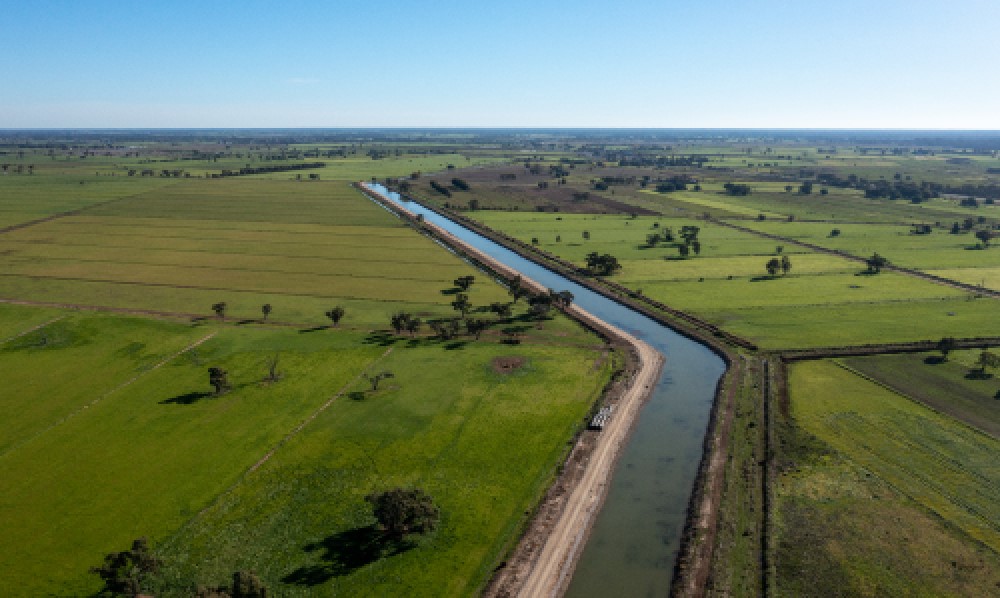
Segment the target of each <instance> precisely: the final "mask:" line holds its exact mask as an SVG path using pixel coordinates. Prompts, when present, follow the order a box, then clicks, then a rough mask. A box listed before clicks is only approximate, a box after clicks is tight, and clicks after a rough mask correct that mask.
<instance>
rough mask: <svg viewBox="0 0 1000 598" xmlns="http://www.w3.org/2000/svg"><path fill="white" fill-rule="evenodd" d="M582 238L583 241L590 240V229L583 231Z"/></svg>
mask: <svg viewBox="0 0 1000 598" xmlns="http://www.w3.org/2000/svg"><path fill="white" fill-rule="evenodd" d="M583 240H584V241H589V240H590V231H589V230H585V231H583Z"/></svg>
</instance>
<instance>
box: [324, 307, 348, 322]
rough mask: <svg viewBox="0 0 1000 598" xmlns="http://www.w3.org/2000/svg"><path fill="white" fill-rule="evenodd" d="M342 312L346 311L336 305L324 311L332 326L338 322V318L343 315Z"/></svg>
mask: <svg viewBox="0 0 1000 598" xmlns="http://www.w3.org/2000/svg"><path fill="white" fill-rule="evenodd" d="M344 313H346V312H345V310H344V308H343V307H341V306H339V305H338V306H336V307H334V308H333V309H331V310H328V311H327V312H326V317H328V318H330V321H331V322H333V325H334V327H336V326H337V325H338V324H340V320H341V319H342V318H343V317H344Z"/></svg>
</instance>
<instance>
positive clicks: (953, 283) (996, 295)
mask: <svg viewBox="0 0 1000 598" xmlns="http://www.w3.org/2000/svg"><path fill="white" fill-rule="evenodd" d="M710 222H713V223H715V224H720V225H722V226H725V227H728V228H731V229H733V230H738V231H740V232H744V233H749V234H753V235H757V236H758V237H764V238H765V239H771V240H774V241H781V242H782V243H790V244H792V245H798V246H799V247H805V248H807V249H811V250H813V251H816V252H819V253H825V254H828V255H835V256H837V257H841V258H844V259H847V260H851V261H854V262H858V263H860V264H867V258H864V257H860V256H857V255H854V254H851V253H847V252H846V251H842V250H839V249H829V248H827V247H823V246H822V245H816V244H814V243H807V242H806V241H799V240H798V239H793V238H791V237H782V236H780V235H774V234H771V233H765V232H763V231H759V230H754V229H752V228H747V227H745V226H740V225H738V224H733V223H732V222H727V221H725V220H717V219H714V218H713V219H711V220H710ZM883 269H885V270H890V271H892V272H899V273H900V274H906V275H908V276H913V277H915V278H921V279H923V280H926V281H928V282H933V283H935V284H940V285H944V286H949V287H952V288H954V289H959V290H961V291H969V292H972V293H976V294H979V295H983V296H985V297H991V298H993V299H1000V291H995V290H993V289H987V288H984V287H977V286H975V285H971V284H966V283H964V282H958V281H957V280H951V279H950V278H944V277H942V276H935V275H933V274H928V273H926V272H922V271H920V270H915V269H913V268H907V267H905V266H894V265H891V264H890V265H888V266H883Z"/></svg>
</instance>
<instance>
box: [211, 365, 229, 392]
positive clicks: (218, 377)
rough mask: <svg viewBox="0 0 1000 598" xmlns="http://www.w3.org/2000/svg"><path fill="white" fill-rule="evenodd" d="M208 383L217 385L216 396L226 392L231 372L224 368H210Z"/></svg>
mask: <svg viewBox="0 0 1000 598" xmlns="http://www.w3.org/2000/svg"><path fill="white" fill-rule="evenodd" d="M208 383H209V384H211V385H212V386H214V387H215V396H220V395H223V394H225V393H226V392H227V391H229V389H230V388H231V387H230V386H229V373H228V372H227V371H226V370H224V369H222V368H208Z"/></svg>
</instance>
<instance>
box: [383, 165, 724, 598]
mask: <svg viewBox="0 0 1000 598" xmlns="http://www.w3.org/2000/svg"><path fill="white" fill-rule="evenodd" d="M364 186H365V187H367V188H368V189H369V190H371V191H373V192H375V193H376V194H378V195H379V196H381V197H383V198H385V199H388V200H390V201H392V202H394V203H396V204H397V205H399V206H400V207H403V208H405V209H406V210H408V211H410V212H412V213H414V214H418V215H422V217H423V219H424V221H425V222H429V223H432V224H435V225H437V226H438V227H440V228H442V229H444V230H446V231H447V232H449V233H451V234H452V235H454V236H455V237H458V238H459V239H460V240H462V241H464V242H465V243H467V244H468V245H471V246H472V247H474V248H476V249H478V250H480V251H481V252H483V253H485V254H486V255H488V256H489V257H491V258H493V259H495V260H496V261H498V262H500V263H502V264H505V265H507V266H509V267H511V268H513V269H514V270H517V271H518V272H520V273H522V274H523V275H524V276H525V277H527V278H531V279H533V280H535V281H537V282H539V283H541V284H542V285H545V286H547V287H549V288H552V289H555V290H557V291H563V290H568V291H570V292H571V293H573V297H574V299H573V302H574V304H576V305H578V306H580V307H581V308H583V309H584V310H586V311H588V312H589V313H591V314H593V315H594V316H596V317H597V318H600V319H601V320H604V321H605V322H607V323H609V324H611V325H613V326H616V327H618V328H620V329H621V330H624V331H625V332H627V333H630V334H632V335H634V336H636V337H638V338H639V339H641V340H643V341H645V342H646V343H648V344H649V345H651V346H652V347H653V348H655V349H656V350H657V351H659V352H660V353H661V354H662V355H663V356H664V357H665V358H666V362H665V364H664V367H663V369H662V373H661V375H660V377H659V379H658V381H657V382H656V384H655V387H654V389H653V391H652V393H651V395H650V398H649V400H648V401H647V402H646V404H645V405H644V406H643V407H642V411H641V414H640V416H639V417H638V420H637V421H636V422H635V424H634V427H633V429H632V433H631V435H630V437H629V439H628V442H627V444H626V446H625V447H624V448H623V450H622V452H621V454H620V456H619V460H618V463H617V465H616V467H615V470H614V475H613V478H612V481H611V484H610V486H609V488H608V492H607V497H606V499H605V502H604V505H603V508H602V509H601V512H600V514H599V515H598V517H597V519H596V521H595V522H594V524H593V527H592V529H591V533H590V536H589V538H588V540H587V544H586V546H585V548H584V549H583V552H582V554H581V555H580V556H579V560H578V563H577V566H576V569H575V572H574V574H573V578H572V580H571V582H570V584H569V587H568V589H567V591H566V594H565V595H566V596H570V597H572V598H590V597H597V596H601V597H604V596H663V595H666V594H667V593H668V592H669V589H670V582H671V576H672V575H673V569H674V561H675V559H676V556H677V551H678V549H679V547H680V541H681V536H682V533H683V531H684V523H685V519H686V516H687V507H688V501H689V498H690V495H691V492H692V489H693V487H694V482H695V478H696V476H697V472H698V466H699V463H700V461H701V458H702V451H703V447H704V440H705V433H706V429H707V426H708V422H709V418H710V415H711V410H712V403H713V401H714V398H715V391H716V386H717V384H718V382H719V378H720V377H721V376H722V374H723V373H724V372H725V367H726V366H725V362H724V361H723V360H722V359H721V358H720V357H719V356H717V355H716V354H715V353H713V352H712V351H711V350H710V349H709V348H707V347H705V346H703V345H701V344H699V343H697V342H695V341H693V340H691V339H689V338H687V337H685V336H683V335H681V334H678V333H677V332H674V331H673V330H671V329H670V328H668V327H666V326H663V325H661V324H659V323H658V322H655V321H653V320H651V319H649V318H647V317H646V316H644V315H642V314H639V313H637V312H635V311H633V310H631V309H629V308H627V307H625V306H624V305H621V304H619V303H616V302H615V301H612V300H611V299H608V298H607V297H604V296H603V295H600V294H598V293H595V292H593V291H591V290H590V289H587V288H584V287H582V286H580V285H578V284H576V283H574V282H572V281H570V280H568V279H566V278H564V277H563V276H560V275H559V274H556V273H554V272H552V271H550V270H547V269H546V268H544V267H542V266H540V265H538V264H536V263H534V262H532V261H530V260H527V259H525V258H523V257H521V256H519V255H517V254H516V253H514V252H512V251H510V250H509V249H507V248H505V247H503V246H501V245H498V244H496V243H494V242H493V241H491V240H489V239H486V238H484V237H482V236H480V235H478V234H477V233H474V232H472V231H470V230H468V229H466V228H464V227H463V226H461V225H459V224H456V223H455V222H452V221H451V220H448V219H447V218H445V217H443V216H441V215H439V214H437V213H435V212H433V211H431V210H428V209H426V208H424V207H423V206H421V205H420V204H418V203H416V202H412V201H408V200H405V199H403V198H401V197H400V195H399V194H398V193H395V192H391V191H389V190H388V189H386V188H385V187H384V186H382V185H378V184H374V183H371V184H365V185H364ZM616 415H617V414H616Z"/></svg>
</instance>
